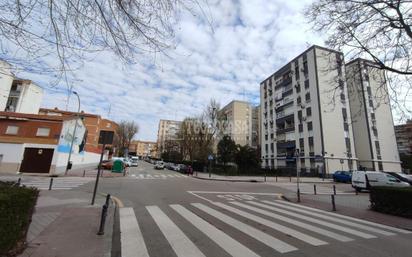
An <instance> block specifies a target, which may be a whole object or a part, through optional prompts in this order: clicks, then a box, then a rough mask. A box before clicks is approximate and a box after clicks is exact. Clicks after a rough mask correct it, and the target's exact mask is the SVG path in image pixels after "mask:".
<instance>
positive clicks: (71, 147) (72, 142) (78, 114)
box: [64, 91, 80, 175]
mask: <svg viewBox="0 0 412 257" xmlns="http://www.w3.org/2000/svg"><path fill="white" fill-rule="evenodd" d="M72 93H73V94H74V95H75V96H77V102H78V108H77V115H76V120H75V123H74V129H73V135H72V141H71V143H70V151H69V158H68V159H67V165H66V172H65V173H64V174H65V175H67V172H68V171H69V168H71V167H70V158H71V157H72V150H73V144H74V138H75V136H76V130H77V119H78V118H79V117H80V97H79V94H77V92H76V91H72Z"/></svg>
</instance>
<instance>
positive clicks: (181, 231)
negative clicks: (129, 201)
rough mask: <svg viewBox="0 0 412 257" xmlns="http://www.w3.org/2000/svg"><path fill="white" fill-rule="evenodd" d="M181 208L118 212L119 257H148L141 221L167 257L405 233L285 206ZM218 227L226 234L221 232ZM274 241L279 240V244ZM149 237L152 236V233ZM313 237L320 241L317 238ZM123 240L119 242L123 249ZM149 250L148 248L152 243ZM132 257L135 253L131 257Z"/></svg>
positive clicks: (245, 253)
mask: <svg viewBox="0 0 412 257" xmlns="http://www.w3.org/2000/svg"><path fill="white" fill-rule="evenodd" d="M187 205H188V206H184V205H182V204H170V205H168V206H164V207H162V208H160V207H159V206H156V205H151V206H146V207H145V211H147V213H148V214H149V216H146V215H143V217H141V218H139V217H137V218H136V217H133V215H135V214H134V212H133V209H131V208H123V209H128V210H126V211H122V209H121V211H120V216H121V224H120V225H121V235H122V239H121V240H122V253H123V246H125V247H126V248H127V249H126V250H125V252H126V253H127V252H129V253H130V254H129V255H128V254H125V255H124V256H126V257H128V256H138V257H148V256H150V254H149V253H150V251H149V253H148V251H147V249H146V246H145V240H151V239H150V238H145V235H144V234H142V231H148V230H151V231H152V229H151V228H146V229H143V230H140V229H141V226H144V225H145V223H141V224H140V225H141V226H140V227H139V224H138V222H137V221H140V222H142V219H143V218H145V217H144V216H146V218H150V219H152V220H153V221H154V223H155V224H156V225H157V227H158V228H159V229H160V232H155V233H161V234H163V236H164V238H165V239H166V241H167V243H168V245H170V250H169V251H170V252H172V251H173V252H175V254H176V256H178V257H181V256H194V257H204V256H216V254H217V253H216V252H215V251H216V250H218V249H220V251H224V252H226V253H227V254H229V255H231V256H236V257H259V253H260V251H261V248H260V247H259V246H258V245H256V246H254V245H253V244H248V245H247V246H246V245H243V244H242V243H241V242H239V241H237V239H238V238H245V236H246V237H249V238H250V239H249V242H250V240H254V241H256V242H260V243H262V244H265V245H266V246H268V247H269V248H271V249H272V251H274V254H273V255H276V252H278V253H288V252H292V251H298V250H299V249H298V246H300V245H301V244H297V241H301V242H302V243H303V244H308V245H311V246H315V247H322V246H324V245H327V244H329V243H334V242H335V243H336V241H339V242H343V243H346V242H350V241H354V240H357V239H363V238H364V239H371V238H377V237H386V236H395V235H397V232H399V233H402V234H403V233H411V232H410V231H407V230H402V229H398V228H394V227H390V226H386V225H382V224H378V223H374V222H370V221H365V220H360V219H356V218H352V217H348V216H345V215H341V214H336V213H330V212H327V211H322V210H319V209H315V208H311V207H306V206H302V205H299V204H294V203H289V202H285V201H260V200H253V201H229V202H228V204H226V203H222V202H212V201H209V204H203V203H191V204H187ZM233 206H236V208H235V207H233ZM163 208H165V209H166V208H169V210H168V211H166V210H165V209H164V210H163ZM313 214H315V215H313ZM176 215H177V216H176ZM122 216H125V217H126V220H125V221H122ZM173 220H175V221H176V223H175V221H173ZM213 220H219V224H220V225H219V226H217V225H215V224H214V223H213ZM177 221H179V222H177ZM341 221H344V222H341ZM220 222H221V223H220ZM277 222H280V223H281V224H280V223H277ZM149 224H150V223H149ZM221 224H224V226H227V228H225V227H222V225H221ZM282 224H286V225H282ZM314 224H316V225H314ZM261 225H263V227H262V226H261ZM188 226H189V227H188ZM190 227H191V228H195V229H196V230H197V231H200V233H201V234H197V235H196V237H194V238H191V237H192V236H194V234H192V233H190V232H188V231H190ZM350 227H353V228H350ZM300 229H301V230H302V231H300ZM123 230H124V231H123ZM364 231H368V233H365V232H364ZM236 233H241V235H239V236H236ZM127 234H129V235H131V236H132V239H130V238H123V237H126V235H127ZM312 234H313V235H312ZM276 235H281V238H278V237H277V236H276ZM348 235H350V237H348ZM150 236H155V235H154V234H153V231H152V232H151V233H150ZM318 236H321V237H320V238H318ZM202 237H205V240H206V241H204V240H202ZM162 238H163V237H162ZM288 238H290V239H288ZM123 240H125V242H124V243H123ZM146 242H147V241H146ZM206 243H209V244H210V243H214V244H216V246H217V247H218V248H214V249H215V250H214V252H213V255H211V254H210V253H208V252H207V249H208V248H207V244H206ZM154 244H156V243H154ZM198 244H199V245H198ZM151 245H152V247H153V242H152V243H151ZM200 246H201V247H200ZM269 248H268V250H269ZM133 249H135V250H133ZM149 250H150V248H149ZM133 251H135V253H134V254H133ZM222 253H223V252H222Z"/></svg>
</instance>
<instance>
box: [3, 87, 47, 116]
mask: <svg viewBox="0 0 412 257" xmlns="http://www.w3.org/2000/svg"><path fill="white" fill-rule="evenodd" d="M42 99H43V89H42V88H41V87H39V86H37V85H36V84H34V83H33V81H31V80H28V79H14V80H13V83H12V86H11V88H10V93H9V97H8V100H7V104H6V107H5V109H4V111H10V112H19V113H30V114H37V113H39V110H40V105H41V102H42Z"/></svg>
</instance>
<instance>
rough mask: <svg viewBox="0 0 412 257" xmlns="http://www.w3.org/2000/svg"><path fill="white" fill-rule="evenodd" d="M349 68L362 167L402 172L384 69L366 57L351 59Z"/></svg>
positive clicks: (355, 133) (355, 131)
mask: <svg viewBox="0 0 412 257" xmlns="http://www.w3.org/2000/svg"><path fill="white" fill-rule="evenodd" d="M346 70H347V83H348V90H349V95H350V98H349V102H350V108H351V115H352V126H353V131H354V140H355V149H356V154H357V157H358V159H359V167H360V168H361V169H367V170H380V171H383V170H387V171H396V172H400V171H401V165H400V159H399V153H398V148H397V145H396V136H395V130H394V126H393V118H392V112H391V107H390V101H389V94H388V90H387V86H386V80H385V74H384V71H382V70H380V69H379V68H378V66H376V65H375V64H374V63H373V62H371V61H367V60H363V59H355V60H353V61H351V62H349V63H348V64H346Z"/></svg>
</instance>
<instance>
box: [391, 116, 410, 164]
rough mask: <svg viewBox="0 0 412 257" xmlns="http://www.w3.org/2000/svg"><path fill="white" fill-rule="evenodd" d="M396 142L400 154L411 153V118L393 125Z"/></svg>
mask: <svg viewBox="0 0 412 257" xmlns="http://www.w3.org/2000/svg"><path fill="white" fill-rule="evenodd" d="M395 136H396V143H397V145H398V150H399V154H400V155H406V156H411V155H412V120H408V121H407V122H406V123H405V124H401V125H397V126H395Z"/></svg>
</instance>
